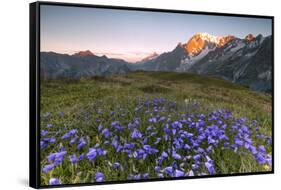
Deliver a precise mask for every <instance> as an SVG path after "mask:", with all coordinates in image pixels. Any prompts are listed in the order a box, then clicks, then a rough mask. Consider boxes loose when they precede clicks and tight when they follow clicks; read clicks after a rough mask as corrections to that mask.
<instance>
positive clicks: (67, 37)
mask: <svg viewBox="0 0 281 190" xmlns="http://www.w3.org/2000/svg"><path fill="white" fill-rule="evenodd" d="M198 32H207V33H209V34H212V35H216V36H224V35H235V36H237V37H240V38H244V37H245V36H246V35H247V34H249V33H252V34H254V35H258V34H262V35H264V36H267V35H271V33H272V32H271V20H270V19H261V18H245V17H226V16H210V15H197V14H180V13H163V12H161V13H160V12H144V11H131V10H130V11H129V10H113V9H97V8H85V7H66V6H49V5H41V51H55V52H58V53H69V54H72V53H75V52H77V51H80V50H87V49H89V50H91V51H92V52H93V53H96V54H97V55H102V54H105V55H107V56H109V57H117V58H123V59H126V60H128V61H136V60H139V59H141V58H142V57H145V56H147V55H148V54H150V53H152V52H154V51H155V52H157V53H162V52H167V51H171V50H173V49H174V48H175V46H176V45H177V44H178V43H179V42H182V43H186V42H187V41H188V39H189V38H190V37H192V36H193V35H194V34H196V33H198Z"/></svg>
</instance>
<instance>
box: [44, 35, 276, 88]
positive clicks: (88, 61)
mask: <svg viewBox="0 0 281 190" xmlns="http://www.w3.org/2000/svg"><path fill="white" fill-rule="evenodd" d="M40 59H41V64H40V69H41V77H42V78H43V79H48V78H61V77H75V78H80V77H91V76H97V75H98V76H107V75H111V74H122V73H127V72H130V71H136V70H144V71H175V72H191V73H197V74H201V75H210V76H216V77H220V78H223V79H226V80H229V81H232V82H234V83H237V84H240V85H243V86H246V87H249V88H251V89H252V90H256V91H265V92H270V91H272V68H273V57H272V36H266V37H264V36H262V35H257V36H253V35H252V34H249V35H247V36H246V37H245V38H243V39H241V38H237V37H235V36H233V35H228V36H223V37H217V36H213V35H210V34H207V33H197V34H195V35H194V36H192V37H191V38H190V39H189V40H188V41H187V43H179V44H178V45H177V46H176V47H175V48H174V49H173V50H172V51H170V52H165V53H162V54H160V55H159V54H157V53H155V52H154V53H152V54H151V55H148V56H147V57H146V58H144V59H142V60H141V61H139V62H137V63H128V62H126V61H124V60H121V59H113V58H108V57H106V56H96V55H94V54H93V53H92V52H91V51H89V50H87V51H80V52H78V53H75V54H73V55H68V54H59V53H55V52H41V56H40Z"/></svg>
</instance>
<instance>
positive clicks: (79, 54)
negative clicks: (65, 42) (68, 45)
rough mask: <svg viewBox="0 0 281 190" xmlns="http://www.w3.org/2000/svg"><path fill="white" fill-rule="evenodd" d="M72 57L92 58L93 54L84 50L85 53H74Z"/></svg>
mask: <svg viewBox="0 0 281 190" xmlns="http://www.w3.org/2000/svg"><path fill="white" fill-rule="evenodd" d="M73 55H74V56H80V57H87V56H93V55H94V54H93V53H92V52H91V51H90V50H86V51H79V52H77V53H74V54H73Z"/></svg>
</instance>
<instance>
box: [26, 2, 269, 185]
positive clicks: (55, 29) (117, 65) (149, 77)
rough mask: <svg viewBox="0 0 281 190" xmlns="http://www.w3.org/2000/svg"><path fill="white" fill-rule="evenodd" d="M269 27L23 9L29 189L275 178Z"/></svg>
mask: <svg viewBox="0 0 281 190" xmlns="http://www.w3.org/2000/svg"><path fill="white" fill-rule="evenodd" d="M273 24H274V18H273V17H271V16H261V15H238V14H230V13H227V14H226V13H210V12H192V11H180V10H161V9H148V8H132V7H116V6H101V5H86V4H68V3H54V2H35V3H31V4H30V186H31V187H34V188H43V187H64V186H77V185H97V184H109V183H129V182H144V181H161V180H179V179H193V178H205V177H223V176H237V175H241V176H242V175H250V174H251V175H252V174H269V173H273V172H274V162H273V158H274V148H273V142H274V139H273V137H274V136H273V123H274V120H273V116H274V113H273V111H274V109H273V100H274V99H273V94H274V93H273V92H274V80H273V79H274V63H273V62H274V56H273V53H274V50H273V47H274V45H273V42H274V40H273V38H274V30H273V28H274V27H273ZM214 180H215V179H214Z"/></svg>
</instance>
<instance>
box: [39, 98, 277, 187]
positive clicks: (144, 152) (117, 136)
mask: <svg viewBox="0 0 281 190" xmlns="http://www.w3.org/2000/svg"><path fill="white" fill-rule="evenodd" d="M179 107H180V106H178V105H177V103H176V102H175V101H168V100H166V99H164V98H155V99H148V100H144V101H142V100H141V99H139V100H137V103H136V105H135V106H134V108H133V109H132V110H130V112H126V111H124V109H122V108H120V107H118V108H116V110H114V111H112V110H109V111H108V110H106V109H102V108H100V109H97V111H96V114H93V115H95V117H94V119H93V118H92V119H93V120H95V123H94V127H93V126H91V128H87V129H85V131H83V130H84V129H83V128H79V129H78V128H77V129H70V130H69V129H68V130H66V129H64V130H63V129H62V133H61V132H60V131H59V132H57V133H54V128H55V127H54V126H56V125H51V124H47V125H46V127H45V128H44V129H42V130H41V148H42V151H44V152H48V151H50V150H52V151H53V150H56V149H57V150H58V151H57V152H55V153H50V152H49V154H46V161H47V162H48V164H45V165H43V168H42V171H43V172H44V173H48V172H49V171H50V170H53V169H54V168H56V166H57V165H59V164H61V163H62V162H65V163H70V164H72V165H74V166H77V167H79V165H82V164H83V165H87V166H88V167H90V166H91V167H93V168H88V171H93V170H94V171H96V170H97V169H98V171H99V172H95V173H94V175H93V176H92V179H93V182H102V181H104V180H111V179H110V178H109V177H108V176H107V174H108V173H110V172H106V171H103V170H102V169H106V168H108V167H111V172H113V173H114V172H117V173H118V172H120V173H119V174H118V175H121V176H122V175H126V176H123V179H133V180H139V179H147V178H155V177H156V178H163V177H186V176H195V175H197V176H201V175H215V174H217V173H220V172H221V170H220V168H218V167H217V166H218V164H217V163H219V162H220V160H219V159H218V156H219V155H220V154H224V152H225V151H227V152H228V154H230V155H231V154H233V155H238V156H241V157H243V156H248V157H251V158H253V159H254V160H255V162H256V164H258V165H267V166H269V167H270V166H271V162H272V161H271V160H272V158H271V152H270V151H271V148H270V145H271V138H270V137H269V136H266V135H264V134H262V133H261V132H260V131H259V128H258V122H257V121H256V120H254V121H250V120H248V119H247V118H236V117H234V116H233V114H232V113H231V112H229V111H227V110H224V109H218V110H215V111H213V112H211V113H208V114H206V113H197V112H195V113H192V114H191V113H186V112H185V111H182V110H180V109H179ZM60 115H61V117H63V116H64V114H60ZM88 115H90V114H88ZM51 116H52V115H51V114H50V115H48V118H50V117H51ZM87 118H89V116H87ZM56 140H57V141H56ZM55 142H57V143H58V144H57V147H55V146H54V145H55ZM51 144H54V145H52V146H49V145H51ZM62 144H63V146H62ZM48 147H52V149H51V148H48ZM65 157H66V158H68V159H64V158H65ZM84 158H85V159H84ZM229 159H231V158H229ZM128 163H130V164H128ZM96 164H98V165H96ZM95 167H97V168H95ZM81 168H84V169H85V167H81ZM123 171H129V172H123ZM85 172H87V171H85ZM232 172H237V171H232ZM105 174H106V175H105ZM59 183H60V181H59V179H56V178H51V179H50V182H49V184H51V185H52V184H53V185H55V184H59Z"/></svg>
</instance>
